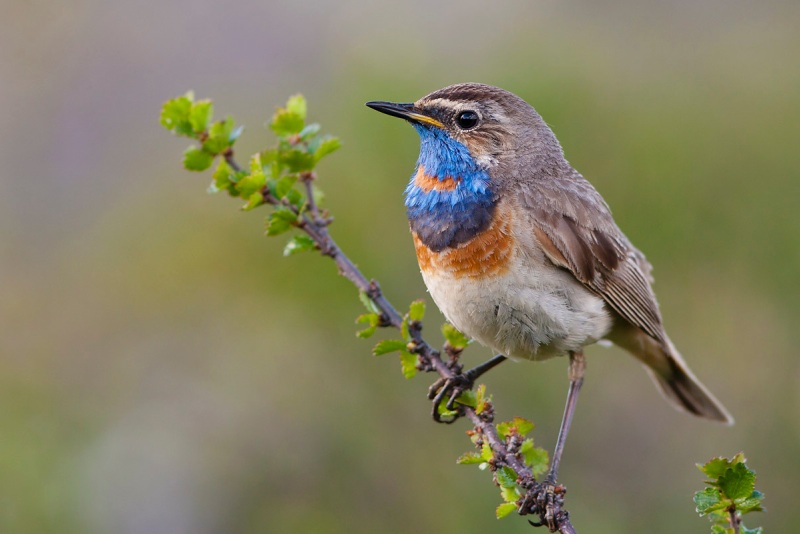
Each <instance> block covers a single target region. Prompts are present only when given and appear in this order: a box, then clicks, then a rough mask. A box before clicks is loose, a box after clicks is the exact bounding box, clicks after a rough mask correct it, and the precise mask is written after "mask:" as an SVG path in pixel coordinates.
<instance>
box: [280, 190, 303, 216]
mask: <svg viewBox="0 0 800 534" xmlns="http://www.w3.org/2000/svg"><path fill="white" fill-rule="evenodd" d="M284 198H285V199H286V201H287V202H288V203H289V204H291V205H292V206H294V207H295V208H297V211H302V210H303V209H304V206H305V203H306V197H304V196H303V194H302V193H300V192H299V191H298V190H297V189H289V190H288V191H287V192H286V196H285V197H284Z"/></svg>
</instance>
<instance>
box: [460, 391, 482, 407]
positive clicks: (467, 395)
mask: <svg viewBox="0 0 800 534" xmlns="http://www.w3.org/2000/svg"><path fill="white" fill-rule="evenodd" d="M456 402H457V403H459V404H463V405H464V406H470V407H472V408H475V407H476V406H477V405H478V397H477V396H476V395H475V392H474V391H472V390H469V389H468V390H465V391H462V392H461V395H459V396H458V397H456Z"/></svg>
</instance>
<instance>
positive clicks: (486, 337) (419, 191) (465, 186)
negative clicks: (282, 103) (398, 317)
mask: <svg viewBox="0 0 800 534" xmlns="http://www.w3.org/2000/svg"><path fill="white" fill-rule="evenodd" d="M367 106H369V107H370V108H373V109H375V110H377V111H380V112H382V113H386V114H387V115H392V116H394V117H400V118H402V119H405V120H406V121H408V122H410V123H411V124H412V125H413V126H414V128H415V129H416V130H417V133H419V136H420V141H421V143H420V154H419V159H418V160H417V166H416V170H415V171H414V174H413V175H412V177H411V182H410V183H409V184H408V187H406V190H405V204H406V209H407V214H408V220H409V223H410V227H411V234H412V237H413V240H414V246H415V248H416V252H417V259H418V260H419V266H420V270H421V271H422V277H423V279H424V280H425V285H426V286H427V287H428V291H429V292H430V294H431V297H432V298H433V300H434V301H435V302H436V305H437V306H438V307H439V309H440V310H441V311H442V313H443V314H444V316H445V317H446V318H447V320H448V321H449V322H450V323H452V324H453V326H455V327H456V328H458V329H459V330H461V331H462V332H464V333H465V334H466V335H468V336H470V337H471V338H473V339H475V340H477V341H478V342H480V343H481V344H483V345H485V346H487V347H490V348H491V349H492V350H494V351H496V352H498V353H499V354H498V356H496V357H495V358H493V359H492V360H490V361H489V362H487V364H485V366H484V367H482V368H481V372H482V371H484V370H486V369H489V368H491V367H493V366H494V365H496V364H498V363H500V362H501V361H503V360H504V359H505V358H506V357H507V358H511V359H516V360H520V359H524V360H534V361H536V360H545V359H548V358H552V357H554V356H560V355H566V354H568V355H569V356H570V373H569V375H570V389H569V392H568V397H567V406H566V409H565V413H564V419H563V421H562V426H561V431H560V432H559V438H558V441H557V445H556V452H555V454H554V458H553V469H551V476H550V478H552V479H553V480H554V479H555V470H556V469H557V462H558V461H559V460H560V456H561V450H562V448H563V443H564V440H565V439H566V434H567V432H568V430H569V424H570V420H571V418H572V413H573V411H574V407H575V403H576V401H577V396H578V391H579V389H580V386H581V384H582V381H583V369H584V364H585V360H584V357H583V347H585V346H586V345H590V344H592V343H595V342H597V341H599V340H603V339H606V340H610V341H611V342H613V343H614V344H616V345H618V346H620V347H622V348H623V349H625V350H626V351H628V352H630V353H631V354H632V355H633V356H634V357H635V358H637V359H638V360H640V361H641V362H642V363H643V364H644V365H645V366H646V368H647V370H648V371H649V373H650V375H651V376H652V377H653V379H654V381H655V383H656V385H657V386H658V388H659V390H660V391H661V392H662V393H663V394H664V396H665V397H666V399H667V400H668V401H670V402H671V403H672V404H673V406H675V407H677V408H679V409H681V410H684V411H687V412H689V413H691V414H694V415H696V416H699V417H704V418H707V419H711V420H713V421H719V422H722V423H727V424H731V423H732V422H733V419H732V418H731V416H730V415H729V414H728V412H727V411H726V410H725V408H724V407H723V406H722V405H721V404H720V403H719V401H717V400H716V399H715V398H714V396H713V395H712V394H711V393H710V392H709V391H708V390H707V389H706V388H705V387H704V386H703V385H702V384H701V383H700V381H698V380H697V378H695V376H694V374H692V372H691V371H690V370H689V368H688V367H687V365H686V363H685V362H684V361H683V358H682V357H681V355H680V354H679V353H678V351H677V350H676V349H675V347H674V346H673V344H672V342H671V341H670V340H669V337H667V333H666V331H665V330H664V326H663V323H662V320H661V313H660V312H659V309H658V304H657V302H656V297H655V295H654V294H653V290H652V288H651V287H650V284H651V282H652V278H651V276H650V270H651V266H650V264H649V263H648V262H647V260H646V259H645V257H644V255H643V254H642V253H641V252H639V250H637V249H636V247H634V246H633V245H632V244H631V242H630V241H629V240H628V238H627V237H625V234H623V233H622V231H621V230H620V229H619V228H618V227H617V225H616V223H615V222H614V219H613V218H612V217H611V212H610V210H609V208H608V205H607V204H606V203H605V201H604V200H603V198H602V197H601V196H600V194H599V193H598V192H597V191H596V190H595V189H594V187H592V185H591V184H590V183H589V182H588V181H587V180H586V179H584V177H583V176H581V175H580V174H579V173H578V172H577V171H576V170H575V169H573V168H572V167H571V166H570V164H569V163H568V162H567V160H566V159H565V158H564V153H563V151H562V149H561V145H560V144H559V142H558V140H557V139H556V137H555V135H554V134H553V132H552V131H551V130H550V128H549V127H548V126H547V124H545V122H544V120H542V118H541V117H540V116H539V114H538V113H537V112H536V111H535V110H534V109H533V108H532V107H531V106H530V105H529V104H528V103H527V102H525V101H524V100H522V99H521V98H519V97H518V96H516V95H514V94H512V93H510V92H508V91H505V90H503V89H499V88H497V87H492V86H489V85H483V84H478V83H463V84H458V85H452V86H449V87H445V88H444V89H440V90H438V91H435V92H433V93H431V94H429V95H427V96H425V97H423V98H421V99H420V100H417V101H416V102H414V103H408V104H398V103H392V102H368V103H367Z"/></svg>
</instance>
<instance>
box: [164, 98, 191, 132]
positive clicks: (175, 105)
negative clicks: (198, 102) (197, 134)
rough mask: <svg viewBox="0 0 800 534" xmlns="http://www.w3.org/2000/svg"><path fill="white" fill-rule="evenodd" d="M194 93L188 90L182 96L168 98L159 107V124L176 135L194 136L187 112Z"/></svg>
mask: <svg viewBox="0 0 800 534" xmlns="http://www.w3.org/2000/svg"><path fill="white" fill-rule="evenodd" d="M193 100H194V93H193V92H192V91H189V92H188V93H186V94H185V95H183V96H179V97H177V98H173V99H172V100H168V101H166V102H165V103H164V105H163V106H162V107H161V116H160V122H161V126H163V127H164V128H166V129H167V130H170V131H172V132H174V133H175V134H177V135H183V136H187V137H194V131H193V130H192V124H191V122H190V121H189V113H190V112H191V110H192V101H193Z"/></svg>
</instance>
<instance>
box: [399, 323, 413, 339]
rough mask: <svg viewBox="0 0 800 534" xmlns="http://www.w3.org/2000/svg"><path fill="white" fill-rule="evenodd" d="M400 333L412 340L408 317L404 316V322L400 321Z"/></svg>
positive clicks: (404, 337)
mask: <svg viewBox="0 0 800 534" xmlns="http://www.w3.org/2000/svg"><path fill="white" fill-rule="evenodd" d="M400 335H401V336H402V338H403V339H405V340H406V341H411V334H410V333H409V332H408V318H407V317H406V318H404V319H403V322H402V323H400Z"/></svg>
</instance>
